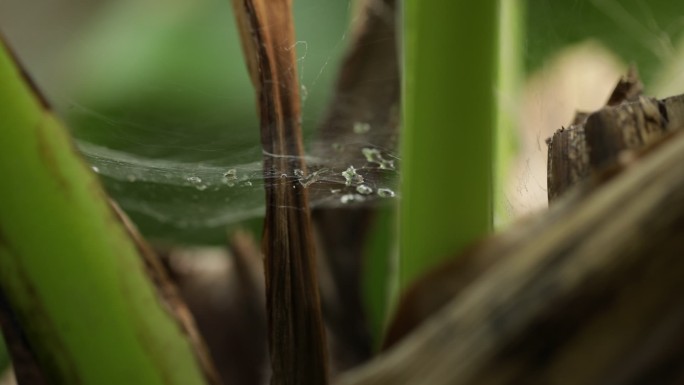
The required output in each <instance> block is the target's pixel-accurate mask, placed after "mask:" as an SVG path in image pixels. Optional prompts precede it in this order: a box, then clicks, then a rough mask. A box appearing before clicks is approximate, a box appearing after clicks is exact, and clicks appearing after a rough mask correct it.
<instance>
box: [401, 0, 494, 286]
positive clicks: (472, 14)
mask: <svg viewBox="0 0 684 385" xmlns="http://www.w3.org/2000/svg"><path fill="white" fill-rule="evenodd" d="M404 22H405V25H404V28H405V30H404V31H405V36H404V37H405V39H404V61H403V63H404V74H405V78H404V79H405V83H404V119H403V128H402V129H403V131H402V148H401V155H402V167H403V168H402V197H401V204H400V221H401V222H400V246H401V259H400V273H399V274H400V285H401V287H402V289H403V288H405V287H406V286H407V285H408V284H410V282H411V281H412V280H413V279H415V278H416V277H417V276H418V275H420V274H421V273H423V272H425V271H426V270H427V269H429V268H430V267H433V266H435V265H436V264H438V263H439V262H440V261H441V260H443V259H444V258H446V257H448V256H453V255H454V253H457V252H459V251H461V250H462V249H463V248H464V247H465V246H467V245H468V244H469V243H471V242H472V241H474V240H475V239H476V238H478V237H481V236H482V235H484V234H485V233H487V232H488V231H489V230H490V229H491V226H492V173H493V170H492V155H493V151H492V147H493V138H492V136H493V132H494V123H495V121H494V116H495V113H496V103H495V95H494V89H495V73H496V72H495V71H496V52H497V22H498V9H497V2H496V1H479V2H473V1H465V0H451V1H425V0H405V4H404Z"/></svg>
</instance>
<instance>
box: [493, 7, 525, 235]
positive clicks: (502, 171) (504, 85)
mask: <svg viewBox="0 0 684 385" xmlns="http://www.w3.org/2000/svg"><path fill="white" fill-rule="evenodd" d="M499 4H500V8H499V60H498V62H499V64H498V75H497V76H498V81H497V97H498V111H497V114H496V118H497V123H496V156H495V157H496V165H495V170H496V171H495V173H494V175H495V178H494V219H495V221H494V222H495V224H496V226H497V227H499V226H503V225H505V224H506V223H508V222H509V221H510V220H511V219H512V217H511V213H510V210H509V209H508V207H507V206H508V203H507V200H506V193H505V191H506V182H507V177H508V171H509V165H510V164H511V161H512V160H513V158H514V157H515V154H516V152H517V149H518V142H517V136H516V133H517V130H518V120H519V111H520V106H519V101H520V90H521V84H522V81H523V76H524V69H523V67H524V63H523V59H524V58H523V55H522V54H521V53H522V52H523V48H522V43H523V36H524V33H525V26H524V24H525V23H524V20H525V0H500V2H499Z"/></svg>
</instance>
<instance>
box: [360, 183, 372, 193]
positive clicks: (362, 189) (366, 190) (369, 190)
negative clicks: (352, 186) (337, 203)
mask: <svg viewBox="0 0 684 385" xmlns="http://www.w3.org/2000/svg"><path fill="white" fill-rule="evenodd" d="M356 191H357V192H358V193H359V194H363V195H368V194H372V193H373V189H372V188H370V187H369V186H368V185H365V184H360V185H358V186H356Z"/></svg>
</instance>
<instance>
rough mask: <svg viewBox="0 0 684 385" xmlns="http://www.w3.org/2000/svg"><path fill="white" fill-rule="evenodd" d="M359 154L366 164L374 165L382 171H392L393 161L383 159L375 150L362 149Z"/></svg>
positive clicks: (378, 151)
mask: <svg viewBox="0 0 684 385" xmlns="http://www.w3.org/2000/svg"><path fill="white" fill-rule="evenodd" d="M361 153H362V154H363V156H364V157H365V158H366V161H367V162H368V163H375V164H377V165H378V166H379V167H380V168H381V169H383V170H394V161H393V160H389V159H385V158H383V156H382V153H380V150H378V149H377V148H370V147H364V148H362V149H361Z"/></svg>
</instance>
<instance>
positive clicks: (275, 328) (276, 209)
mask: <svg viewBox="0 0 684 385" xmlns="http://www.w3.org/2000/svg"><path fill="white" fill-rule="evenodd" d="M233 8H234V10H235V15H236V17H237V21H238V27H239V31H240V36H241V41H242V46H243V49H244V51H245V57H246V60H247V65H248V68H249V73H250V75H251V78H252V82H253V84H254V87H255V89H256V93H257V99H258V108H259V116H260V121H261V144H262V147H263V151H264V173H265V176H267V177H270V176H272V175H282V174H285V175H290V176H291V175H294V171H295V170H302V171H304V172H306V171H305V170H306V167H305V164H304V162H303V160H302V159H303V155H304V150H303V145H302V133H301V126H300V125H301V123H300V118H301V117H300V99H299V86H298V83H297V73H296V68H297V62H296V57H295V39H294V26H293V20H292V12H291V8H292V4H291V1H290V0H233ZM268 180H269V183H267V184H266V217H265V220H264V234H263V251H264V256H265V275H266V306H267V313H268V325H269V336H268V341H269V347H270V355H271V367H272V378H271V384H278V385H280V384H291V385H307V384H312V385H313V384H316V385H320V384H326V383H327V381H328V369H327V365H328V363H327V352H326V343H325V332H324V329H323V323H322V318H321V308H320V300H319V294H318V285H317V280H316V274H315V272H316V268H315V255H314V247H313V239H312V238H313V235H312V230H311V219H310V214H309V205H308V197H307V190H306V189H305V188H304V187H303V186H302V185H301V184H299V183H296V182H295V181H294V178H269V179H268Z"/></svg>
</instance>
